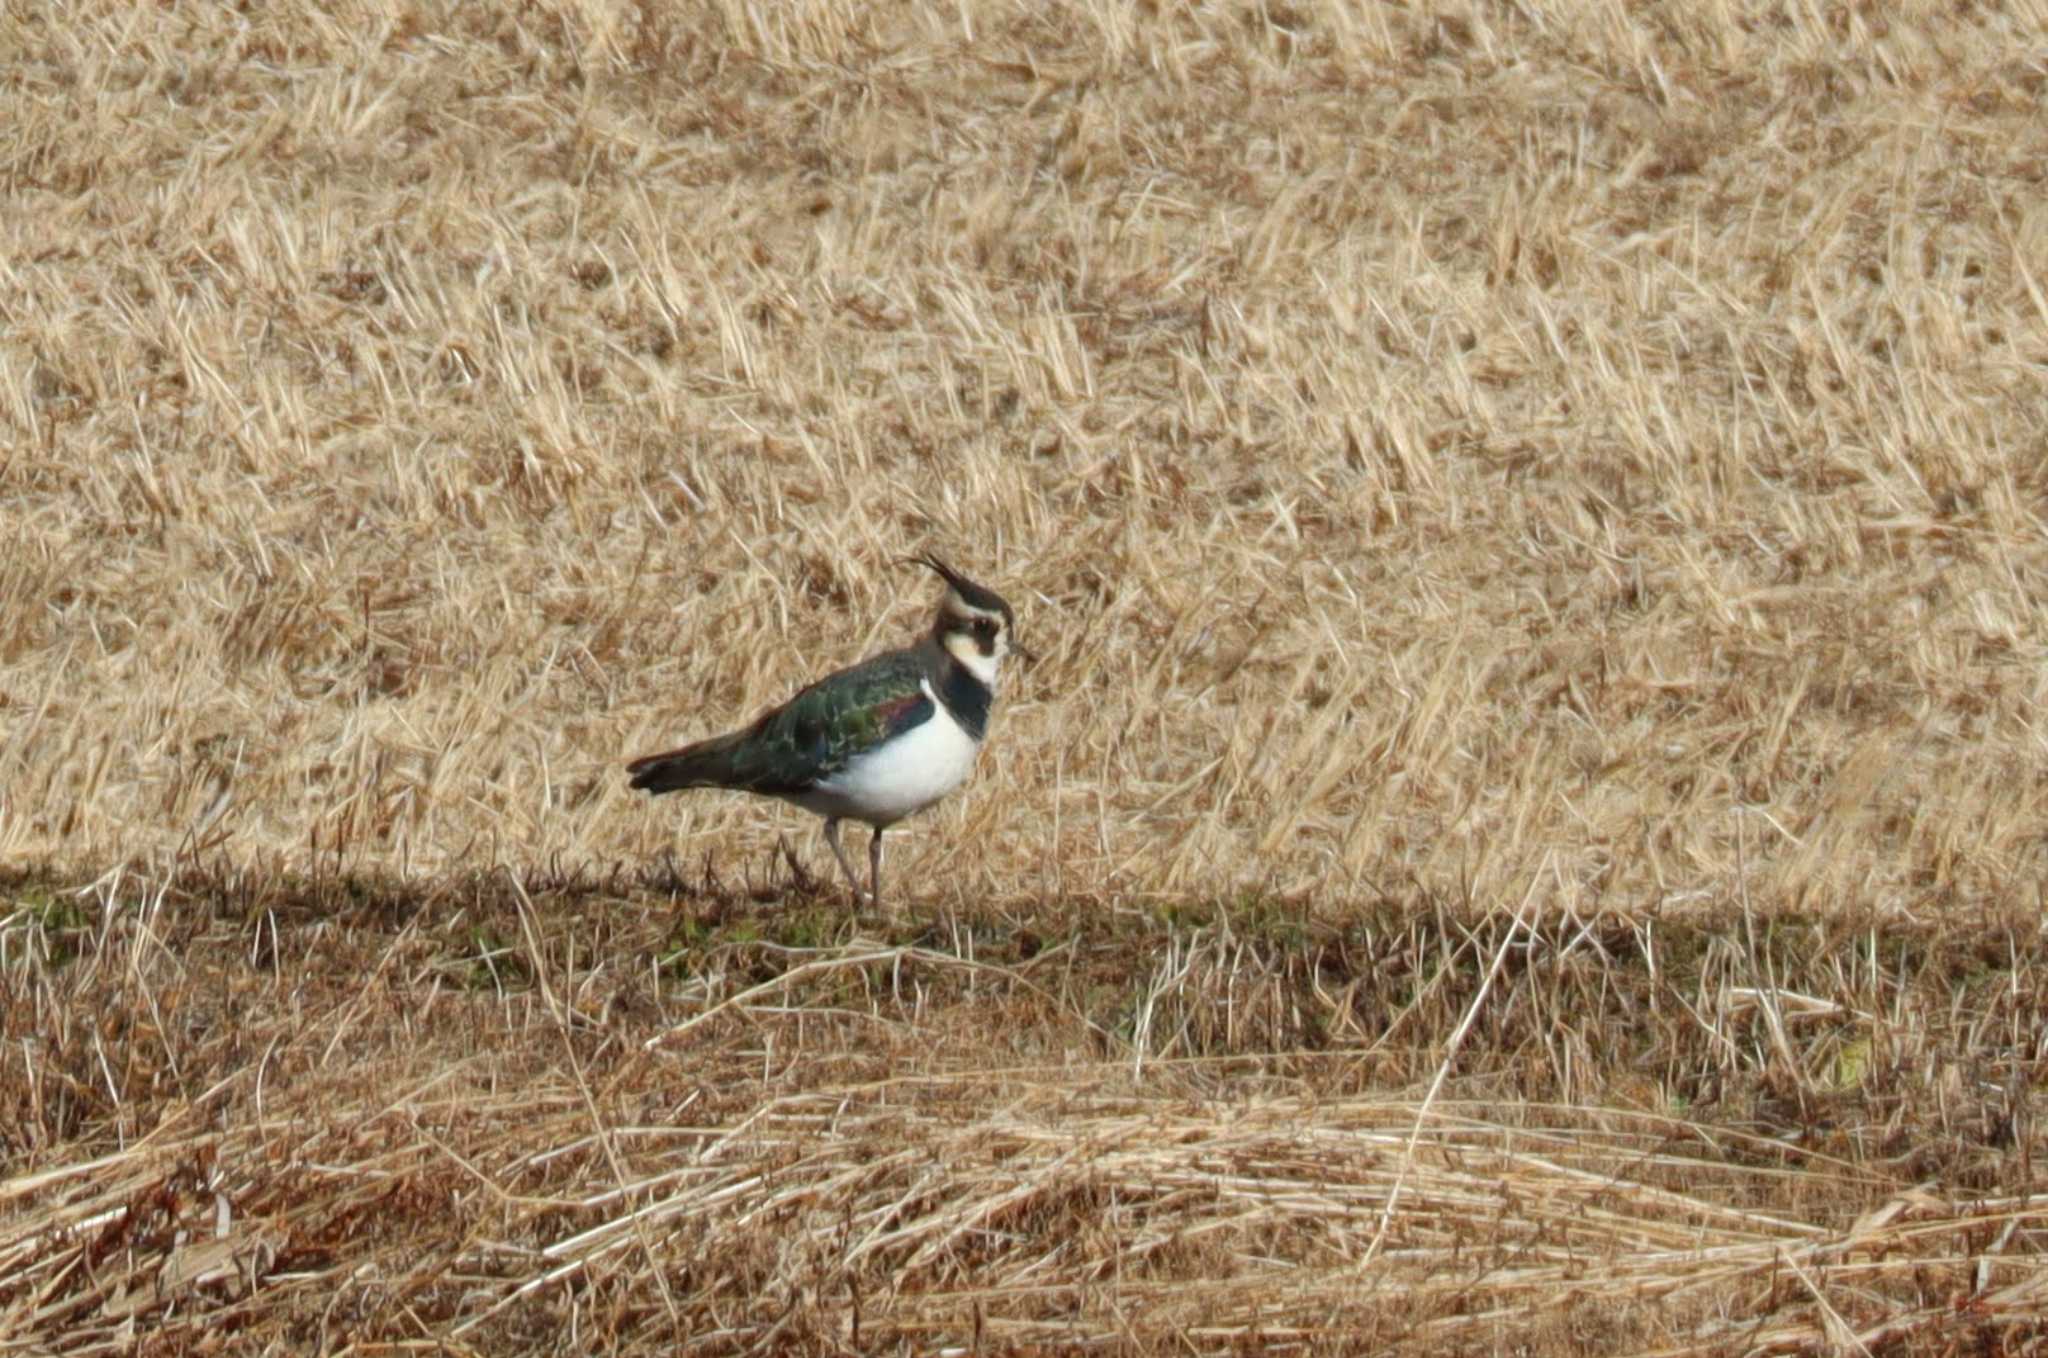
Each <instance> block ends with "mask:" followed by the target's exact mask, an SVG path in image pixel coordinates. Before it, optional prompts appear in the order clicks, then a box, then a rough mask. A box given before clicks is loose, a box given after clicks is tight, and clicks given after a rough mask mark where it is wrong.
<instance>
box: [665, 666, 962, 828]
mask: <svg viewBox="0 0 2048 1358" xmlns="http://www.w3.org/2000/svg"><path fill="white" fill-rule="evenodd" d="M924 673H925V666H924V661H923V660H922V658H921V657H920V656H919V654H918V652H917V651H916V650H915V649H909V650H902V651H891V652H889V653H888V654H886V655H878V656H876V657H874V658H873V659H871V660H867V661H863V662H862V663H861V664H858V665H855V666H853V667H852V668H850V669H845V670H840V671H839V672H837V673H835V674H829V675H827V676H826V677H824V678H823V679H820V680H819V681H818V682H817V683H815V684H812V685H811V686H810V687H808V688H806V689H804V690H803V691H802V692H800V693H798V694H797V695H796V696H795V697H793V698H791V699H790V700H789V701H788V702H786V703H784V704H782V706H780V707H776V708H771V709H770V710H769V711H767V712H764V713H762V714H761V716H760V717H759V718H757V719H756V720H755V722H754V724H753V725H751V726H749V727H747V728H746V729H744V730H740V731H734V732H731V733H730V734H727V735H722V736H713V737H712V738H711V739H709V740H701V741H698V742H697V743H696V744H694V745H685V746H684V747H683V748H681V749H679V750H671V751H669V752H667V753H666V754H656V755H648V756H647V757H645V758H643V759H636V760H634V761H633V762H632V763H631V764H628V765H627V766H626V771H627V772H628V773H630V774H631V775H632V779H633V786H634V787H636V788H644V789H646V790H647V791H649V792H674V791H678V790H680V789H683V788H692V787H727V788H739V789H743V790H745V791H748V792H760V793H765V794H767V795H769V796H787V795H789V794H792V793H799V792H806V791H808V790H810V789H811V788H812V787H814V786H816V785H817V783H818V782H819V781H820V780H822V779H826V778H830V777H831V776H832V775H833V774H835V773H837V772H839V771H840V770H841V769H843V768H845V767H846V765H847V763H848V762H849V761H851V760H852V759H854V758H855V757H856V756H858V755H861V754H864V753H866V752H867V751H869V750H871V749H873V748H874V747H875V746H877V745H879V744H881V743H882V742H883V741H885V740H887V739H888V738H889V737H891V736H894V735H900V734H901V733H903V732H904V731H908V730H910V729H911V728H913V727H915V726H917V725H918V724H919V723H921V722H924V721H928V720H930V719H931V715H932V712H933V711H934V707H933V704H932V700H931V699H930V698H928V697H926V696H925V694H924V692H923V690H922V689H921V688H920V687H919V684H920V681H921V680H922V679H923V677H924Z"/></svg>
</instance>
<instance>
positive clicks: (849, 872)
mask: <svg viewBox="0 0 2048 1358" xmlns="http://www.w3.org/2000/svg"><path fill="white" fill-rule="evenodd" d="M825 842H826V843H827V844H830V845H831V846H832V856H833V857H834V858H836V859H838V860H839V870H840V871H841V872H843V873H845V874H846V884H847V885H848V886H850V887H852V888H853V903H854V904H855V905H859V904H860V879H859V878H858V877H855V876H854V875H853V864H851V863H849V862H847V861H846V850H845V849H843V848H841V847H840V844H839V817H837V816H827V817H826V818H825Z"/></svg>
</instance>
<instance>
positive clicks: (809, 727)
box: [626, 553, 1016, 906]
mask: <svg viewBox="0 0 2048 1358" xmlns="http://www.w3.org/2000/svg"><path fill="white" fill-rule="evenodd" d="M914 560H915V562H916V564H918V565H922V566H928V567H930V568H931V569H932V570H933V571H936V572H937V573H938V574H939V576H940V577H941V578H942V579H944V580H945V582H946V595H945V598H943V599H942V600H940V601H939V611H938V616H937V617H936V618H934V619H933V621H932V625H931V630H930V631H928V632H927V633H925V635H924V638H923V639H922V640H920V641H918V642H917V643H916V644H915V645H911V646H905V647H903V648H902V649H901V650H895V651H885V652H884V653H882V654H881V655H877V656H873V657H871V658H870V659H867V660H863V661H861V662H860V663H859V664H858V665H852V666H849V667H848V668H846V669H843V670H839V671H837V672H836V673H833V674H828V675H826V676H825V677H824V678H823V679H820V680H818V681H817V682H816V683H814V684H812V685H811V686H810V687H808V688H806V689H804V690H803V691H801V692H799V693H798V694H797V695H796V696H795V697H793V698H791V699H790V700H789V701H788V702H786V703H783V704H782V705H781V706H780V707H776V708H771V709H770V710H768V711H766V712H763V713H762V714H761V715H760V716H759V717H757V718H755V720H754V723H753V724H752V725H751V726H748V727H746V728H745V729H744V730H739V731H733V732H731V733H729V734H727V735H722V736H713V737H712V738H711V739H709V740H700V741H698V742H697V743H696V744H694V745H685V746H683V747H682V748H681V749H679V750H670V751H669V752H667V753H666V754H651V755H647V756H645V757H644V758H640V759H636V760H634V761H633V762H632V763H630V764H628V765H627V766H626V772H627V773H628V774H630V775H631V776H632V780H633V786H634V787H636V788H641V789H643V790H645V791H647V792H653V793H660V792H680V791H682V790H684V789H685V788H696V787H721V788H732V789H734V790H736V791H740V792H754V793H759V794H761V795H763V796H767V797H779V798H781V799H782V800H783V801H786V802H790V803H793V804H794V805H797V806H800V807H802V808H803V809H804V810H806V811H810V812H814V813H815V814H817V815H820V816H823V817H824V818H825V842H826V843H827V844H830V845H831V846H832V856H833V857H835V858H837V859H838V860H839V866H840V868H841V869H842V870H844V871H845V873H846V880H847V883H848V884H849V885H850V886H852V888H853V897H854V900H855V902H856V903H858V902H859V900H860V881H859V879H858V878H856V877H855V876H854V874H853V864H851V863H850V862H848V861H847V858H846V850H845V849H844V848H842V847H841V846H840V843H839V822H840V821H842V820H857V821H865V822H866V823H867V824H868V825H871V826H873V827H874V837H873V838H872V839H870V840H869V841H868V899H869V901H870V902H872V903H873V904H875V905H877V906H879V905H880V904H881V899H882V831H884V830H886V829H888V828H889V827H890V826H891V825H894V824H895V823H896V822H897V821H899V820H902V819H903V818H904V817H905V816H908V815H911V814H913V813H915V812H918V811H922V810H924V809H925V808H926V807H927V806H930V805H931V804H932V803H933V802H935V801H937V800H938V799H939V798H941V797H943V796H945V795H946V794H947V793H948V792H951V791H952V790H953V789H954V788H956V787H959V786H960V784H962V783H963V782H965V781H967V775H968V773H969V772H970V771H971V770H972V769H973V768H974V757H975V755H976V754H977V753H978V752H979V751H980V749H981V742H982V739H983V737H984V736H986V735H987V734H988V717H989V708H990V706H991V705H992V704H993V703H994V702H995V696H996V676H997V672H998V671H999V670H1000V669H1001V668H1002V663H1003V657H1004V656H1006V655H1008V654H1009V652H1010V642H1011V634H1012V632H1013V631H1014V629H1015V627H1016V615H1015V614H1013V613H1012V612H1011V611H1010V606H1009V604H1007V603H1005V602H1004V601H1003V597H1002V596H1001V595H999V594H997V593H996V592H995V591H994V590H992V589H987V588H984V587H983V586H981V585H977V584H975V583H974V582H973V581H972V580H969V579H968V578H967V577H966V576H964V575H962V574H960V572H958V571H956V570H954V569H953V568H952V567H951V566H948V565H947V564H946V563H945V562H943V561H941V560H939V559H938V558H937V557H936V556H933V555H931V554H930V553H926V554H925V555H923V556H920V557H916V558H914Z"/></svg>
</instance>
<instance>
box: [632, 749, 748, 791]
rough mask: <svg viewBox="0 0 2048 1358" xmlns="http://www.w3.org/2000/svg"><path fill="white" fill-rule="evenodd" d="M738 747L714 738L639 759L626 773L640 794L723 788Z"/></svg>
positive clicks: (729, 778)
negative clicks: (698, 788) (734, 747)
mask: <svg viewBox="0 0 2048 1358" xmlns="http://www.w3.org/2000/svg"><path fill="white" fill-rule="evenodd" d="M737 743H738V741H737V739H736V737H735V736H713V737H712V738H711V739H709V740H700V741H698V742H697V743H696V744H694V745H685V746H683V747H682V748H681V749H677V750H668V751H665V752H663V753H661V754H650V755H642V756H641V757H640V758H638V759H636V760H634V761H633V762H632V763H630V764H628V765H626V773H627V774H628V775H629V776H630V777H631V778H632V780H633V786H634V787H636V788H638V789H640V790H641V791H643V792H655V793H660V792H681V791H682V790H683V789H685V788H692V787H724V786H726V785H727V784H728V782H729V781H730V780H731V778H732V759H731V754H732V748H733V746H734V745H736V744H737Z"/></svg>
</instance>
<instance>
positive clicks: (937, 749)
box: [790, 688, 981, 826]
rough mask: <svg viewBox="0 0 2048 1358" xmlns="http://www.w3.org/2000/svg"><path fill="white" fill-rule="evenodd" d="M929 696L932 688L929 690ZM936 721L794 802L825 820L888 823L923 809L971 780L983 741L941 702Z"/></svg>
mask: <svg viewBox="0 0 2048 1358" xmlns="http://www.w3.org/2000/svg"><path fill="white" fill-rule="evenodd" d="M925 692H926V694H927V696H929V695H930V693H931V690H930V689H929V688H927V689H926V690H925ZM933 705H934V706H935V707H937V708H938V710H937V711H935V712H933V713H932V715H931V719H930V720H929V721H927V722H925V723H924V724H923V725H922V726H918V727H915V728H913V729H911V730H910V731H907V732H905V733H904V734H903V735H900V736H898V737H896V739H894V740H892V741H890V742H888V743H887V744H885V745H883V746H882V747H881V748H880V749H877V750H872V751H870V752H869V753H867V754H864V755H861V756H860V757H859V758H857V759H855V760H853V761H852V762H851V763H849V764H848V765H847V766H846V767H845V768H843V769H841V770H840V771H839V772H838V773H836V774H834V775H833V776H832V777H830V778H828V779H825V780H824V781H823V782H820V783H819V784H818V785H817V786H816V787H815V788H813V789H811V790H810V791H809V792H806V793H804V794H803V795H801V796H797V797H791V798H790V800H791V801H793V802H795V803H796V804H797V805H799V806H801V807H803V808H804V809H805V810H806V811H812V812H815V813H816V814H818V815H820V816H843V817H845V818H846V819H848V820H860V821H866V822H867V823H868V824H870V825H876V826H881V825H888V824H890V823H892V822H894V821H899V820H901V819H903V818H904V817H905V816H908V815H910V814H911V813H912V812H915V811H922V810H924V809H925V808H926V807H927V806H930V805H931V804H932V803H933V802H935V801H937V800H938V799H939V798H941V797H943V796H945V795H946V794H947V793H948V792H951V791H952V790H953V789H954V788H956V787H958V786H960V784H962V783H964V782H966V781H967V775H968V774H969V773H970V772H971V771H972V770H973V768H974V756H975V754H976V753H977V752H978V751H979V750H980V749H981V746H980V743H979V742H977V741H976V740H975V739H974V737H972V736H970V735H968V734H967V732H965V731H963V730H961V729H960V726H959V724H958V723H956V722H955V721H954V720H953V719H952V717H950V716H948V715H947V714H946V709H945V707H944V706H943V705H942V704H939V703H938V702H937V700H936V699H934V700H933Z"/></svg>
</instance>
